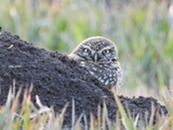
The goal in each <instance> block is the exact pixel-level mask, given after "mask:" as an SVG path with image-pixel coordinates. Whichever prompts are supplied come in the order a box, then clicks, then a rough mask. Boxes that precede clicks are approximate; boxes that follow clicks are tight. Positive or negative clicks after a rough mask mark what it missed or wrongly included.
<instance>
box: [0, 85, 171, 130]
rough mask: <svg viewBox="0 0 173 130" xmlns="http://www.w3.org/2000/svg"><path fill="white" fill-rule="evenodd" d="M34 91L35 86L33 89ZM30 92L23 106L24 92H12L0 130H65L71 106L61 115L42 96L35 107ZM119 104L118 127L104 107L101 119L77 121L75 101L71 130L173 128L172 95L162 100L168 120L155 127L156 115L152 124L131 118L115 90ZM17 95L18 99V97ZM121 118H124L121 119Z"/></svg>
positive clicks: (0, 119) (1, 116) (3, 108)
mask: <svg viewBox="0 0 173 130" xmlns="http://www.w3.org/2000/svg"><path fill="white" fill-rule="evenodd" d="M31 88H32V87H31ZM31 90H32V89H30V90H29V91H25V92H24V95H23V102H22V104H20V105H19V100H18V99H19V96H20V94H21V89H19V91H18V92H17V94H15V92H14V87H13V88H11V89H10V91H9V94H8V98H7V101H6V104H5V105H4V106H1V108H0V128H1V129H3V130H11V129H14V130H19V129H23V130H36V129H46V130H57V129H58V130H61V129H62V128H63V121H64V114H65V112H66V109H67V107H68V104H66V105H65V106H64V108H63V109H62V110H61V112H60V113H56V116H55V112H54V110H53V108H50V107H47V106H44V105H42V103H41V101H40V99H39V97H38V96H36V97H35V98H36V104H37V106H39V107H37V108H36V107H35V106H34V105H33V103H32V101H31V97H30V93H31ZM113 93H114V97H115V101H116V102H117V105H118V108H119V114H117V115H116V116H117V118H116V124H115V121H111V120H110V119H109V118H108V110H107V107H106V105H105V103H104V104H103V110H102V112H101V107H100V106H98V115H97V117H98V118H97V119H96V118H95V117H94V115H92V114H90V122H87V119H86V116H85V115H84V114H81V116H80V117H79V118H78V120H77V121H75V118H76V117H75V107H77V106H75V101H74V100H73V101H72V113H71V114H72V120H71V125H72V127H71V129H72V130H82V129H85V130H88V129H90V130H100V129H103V130H105V129H106V128H108V129H109V130H115V129H116V130H121V129H125V130H138V129H140V130H152V129H156V130H168V129H173V120H172V117H173V103H172V101H173V97H172V93H169V95H168V94H166V95H164V96H165V97H164V98H163V99H162V101H163V102H164V103H165V104H166V107H167V109H168V113H169V116H168V117H166V116H165V117H160V118H158V119H157V120H156V124H155V125H153V123H152V122H153V118H152V117H153V114H154V107H153V112H152V114H151V118H150V122H149V123H144V122H142V121H140V120H139V115H138V116H136V117H135V118H132V117H131V114H130V112H129V113H128V114H127V113H126V112H125V110H124V108H123V106H122V104H121V103H120V101H119V99H118V96H117V94H116V92H115V91H113ZM15 95H16V96H15ZM120 117H121V118H120ZM82 118H84V126H83V127H82V126H81V119H82Z"/></svg>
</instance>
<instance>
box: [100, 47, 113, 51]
mask: <svg viewBox="0 0 173 130" xmlns="http://www.w3.org/2000/svg"><path fill="white" fill-rule="evenodd" d="M112 48H114V46H107V47H105V48H103V49H101V50H100V52H102V51H103V50H110V49H112Z"/></svg>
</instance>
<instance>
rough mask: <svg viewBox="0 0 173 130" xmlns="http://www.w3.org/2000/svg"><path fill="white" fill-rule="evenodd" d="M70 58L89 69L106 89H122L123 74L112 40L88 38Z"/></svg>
mask: <svg viewBox="0 0 173 130" xmlns="http://www.w3.org/2000/svg"><path fill="white" fill-rule="evenodd" d="M68 56H69V58H71V59H74V60H76V61H77V62H78V63H79V65H80V66H83V67H85V68H87V69H88V71H89V72H90V73H91V74H92V75H93V76H94V77H95V78H97V79H98V80H99V81H100V83H101V84H102V85H103V86H104V87H107V88H109V89H112V88H116V90H118V88H119V87H120V84H121V81H122V76H123V74H122V69H121V66H120V63H119V61H118V51H117V47H116V45H115V43H114V42H112V41H111V40H109V39H107V38H104V37H100V36H95V37H90V38H87V39H85V40H84V41H82V42H81V43H80V44H79V45H78V46H77V47H76V48H75V49H74V50H73V51H72V53H70V54H69V55H68Z"/></svg>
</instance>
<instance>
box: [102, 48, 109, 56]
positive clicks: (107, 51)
mask: <svg viewBox="0 0 173 130" xmlns="http://www.w3.org/2000/svg"><path fill="white" fill-rule="evenodd" d="M110 52H111V51H110V50H109V49H108V50H104V51H103V52H102V53H103V54H104V55H105V54H109V53H110Z"/></svg>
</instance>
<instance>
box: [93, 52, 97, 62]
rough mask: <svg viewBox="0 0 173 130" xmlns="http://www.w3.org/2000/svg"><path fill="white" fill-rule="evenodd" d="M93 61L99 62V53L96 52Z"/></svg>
mask: <svg viewBox="0 0 173 130" xmlns="http://www.w3.org/2000/svg"><path fill="white" fill-rule="evenodd" d="M93 61H94V62H97V61H98V55H97V53H95V54H94V56H93Z"/></svg>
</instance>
